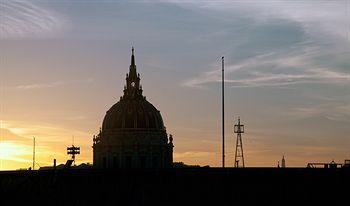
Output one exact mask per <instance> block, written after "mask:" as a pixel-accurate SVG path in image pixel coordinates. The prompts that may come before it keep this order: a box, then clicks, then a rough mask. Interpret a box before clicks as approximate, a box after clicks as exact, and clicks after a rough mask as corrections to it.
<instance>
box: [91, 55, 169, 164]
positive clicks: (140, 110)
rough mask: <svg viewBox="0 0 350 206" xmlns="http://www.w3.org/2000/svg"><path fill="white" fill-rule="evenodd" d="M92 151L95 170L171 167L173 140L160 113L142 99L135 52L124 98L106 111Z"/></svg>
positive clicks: (132, 56) (94, 139)
mask: <svg viewBox="0 0 350 206" xmlns="http://www.w3.org/2000/svg"><path fill="white" fill-rule="evenodd" d="M92 147H93V164H94V167H96V168H168V167H172V163H173V147H174V146H173V137H172V135H169V136H168V134H167V132H166V128H165V126H164V123H163V119H162V116H161V114H160V112H159V111H158V110H157V109H156V108H155V107H154V106H153V105H152V104H151V103H150V102H148V101H147V100H146V97H145V96H143V95H142V86H141V84H140V74H138V73H137V71H136V65H135V56H134V49H132V55H131V65H130V68H129V73H128V74H126V85H125V87H124V95H123V96H122V97H120V100H119V101H118V102H117V103H116V104H114V105H113V106H112V107H111V108H110V109H109V110H108V111H107V113H106V115H105V117H104V120H103V123H102V128H101V129H100V132H99V133H98V134H97V135H96V136H94V137H93V146H92Z"/></svg>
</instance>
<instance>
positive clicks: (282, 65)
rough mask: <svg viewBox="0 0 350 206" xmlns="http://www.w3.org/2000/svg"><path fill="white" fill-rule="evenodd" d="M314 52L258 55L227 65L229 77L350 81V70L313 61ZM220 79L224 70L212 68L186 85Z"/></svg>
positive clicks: (235, 82)
mask: <svg viewBox="0 0 350 206" xmlns="http://www.w3.org/2000/svg"><path fill="white" fill-rule="evenodd" d="M313 55H314V54H313V51H304V52H302V51H301V52H300V54H295V53H294V54H293V52H288V53H286V54H276V53H269V54H265V55H257V56H254V57H251V58H248V59H246V60H244V61H242V62H240V63H237V64H233V65H229V66H227V68H226V73H227V74H228V76H229V77H228V78H227V79H226V80H225V81H226V82H227V83H228V84H229V85H231V86H233V87H260V86H283V85H291V84H299V83H334V84H336V83H350V73H345V72H340V71H336V70H334V69H331V68H327V67H322V66H320V65H317V64H315V63H313V62H312V61H311V59H312V56H313ZM216 64H218V63H216ZM213 67H214V66H213ZM230 77H231V78H230ZM220 81H221V71H220V70H212V71H208V72H204V73H202V74H201V75H199V76H198V77H195V78H192V79H189V80H187V81H185V82H184V83H183V85H184V86H189V87H202V86H203V85H205V84H208V83H215V82H220Z"/></svg>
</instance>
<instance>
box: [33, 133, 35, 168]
mask: <svg viewBox="0 0 350 206" xmlns="http://www.w3.org/2000/svg"><path fill="white" fill-rule="evenodd" d="M34 169H35V137H33V170H34Z"/></svg>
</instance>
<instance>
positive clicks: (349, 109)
mask: <svg viewBox="0 0 350 206" xmlns="http://www.w3.org/2000/svg"><path fill="white" fill-rule="evenodd" d="M131 46H134V47H135V56H136V65H137V68H138V72H139V73H140V74H141V83H142V85H143V89H144V93H143V94H144V95H145V96H146V97H147V100H149V101H150V102H151V103H152V104H153V105H154V106H155V107H157V109H158V110H160V112H161V114H162V116H163V119H164V123H165V126H166V128H167V132H168V133H170V134H173V136H174V144H175V148H174V160H175V161H182V162H185V163H187V164H199V165H210V166H220V165H221V154H220V153H221V102H220V101H221V85H220V80H221V62H220V60H221V56H225V64H226V82H227V83H226V101H225V103H226V120H225V124H226V139H227V141H226V151H227V153H226V155H227V157H226V164H227V165H228V166H233V159H234V143H235V142H234V141H235V136H234V134H233V126H232V125H233V124H234V119H235V120H236V119H237V117H238V116H240V117H241V121H242V123H243V124H245V129H246V133H245V134H244V135H243V144H244V150H245V160H246V165H247V166H276V165H277V161H279V160H280V159H281V158H282V156H283V155H284V156H285V158H286V164H287V166H302V167H304V166H306V164H307V163H308V162H318V161H320V162H330V161H332V160H335V161H337V162H340V163H342V162H343V161H344V159H350V60H349V59H350V1H349V0H344V1H323V0H322V1H321V0H305V1H303V0H300V1H288V0H285V1H276V0H274V1H272V0H271V1H269V0H266V1H263V0H249V1H235V0H220V1H214V0H212V1H200V0H183V1H182V0H144V1H141V0H139V1H133V0H132V1H129V0H120V1H113V0H27V1H19V0H0V170H9V169H19V168H28V167H30V166H31V164H32V142H33V137H34V136H35V137H36V142H37V150H36V153H37V156H36V158H37V163H38V164H37V166H36V167H39V166H45V165H51V164H52V162H53V159H54V158H56V159H57V161H58V163H64V162H65V161H66V160H67V159H68V158H69V157H68V156H67V155H66V147H67V146H68V145H70V144H72V139H73V138H72V137H73V136H74V142H75V144H76V145H79V146H81V155H79V156H78V157H77V161H78V163H82V162H90V163H92V147H91V146H92V136H93V135H94V134H96V133H97V132H98V130H99V128H100V126H101V124H102V120H103V117H104V115H105V112H106V111H107V110H108V109H109V108H110V107H111V106H112V105H113V104H114V103H116V102H117V101H118V100H119V98H120V96H122V90H123V86H124V84H125V74H126V73H127V72H128V68H129V65H130V54H131Z"/></svg>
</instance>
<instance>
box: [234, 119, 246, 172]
mask: <svg viewBox="0 0 350 206" xmlns="http://www.w3.org/2000/svg"><path fill="white" fill-rule="evenodd" d="M234 133H236V134H237V139H236V152H235V167H244V156H243V143H242V133H244V125H242V124H241V120H240V118H239V117H238V124H236V125H235V126H234Z"/></svg>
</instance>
